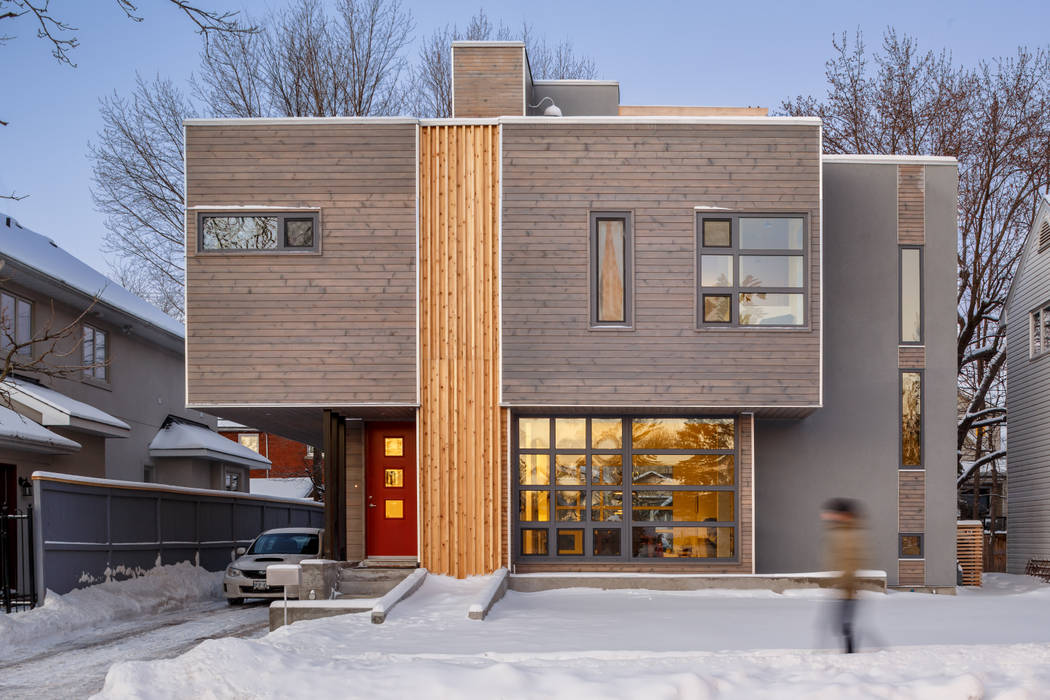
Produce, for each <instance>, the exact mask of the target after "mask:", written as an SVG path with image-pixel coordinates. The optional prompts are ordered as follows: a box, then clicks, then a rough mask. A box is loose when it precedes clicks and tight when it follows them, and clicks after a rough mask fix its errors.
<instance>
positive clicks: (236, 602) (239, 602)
mask: <svg viewBox="0 0 1050 700" xmlns="http://www.w3.org/2000/svg"><path fill="white" fill-rule="evenodd" d="M226 602H227V603H229V604H230V605H244V598H227V599H226Z"/></svg>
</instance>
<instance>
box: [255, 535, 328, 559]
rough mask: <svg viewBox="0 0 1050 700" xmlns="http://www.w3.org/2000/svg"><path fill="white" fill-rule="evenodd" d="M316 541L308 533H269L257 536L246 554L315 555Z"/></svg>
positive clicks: (315, 536) (315, 537)
mask: <svg viewBox="0 0 1050 700" xmlns="http://www.w3.org/2000/svg"><path fill="white" fill-rule="evenodd" d="M317 539H318V538H317V535H315V534H312V533H309V532H271V533H269V534H266V535H259V537H258V538H257V539H256V540H255V542H253V543H252V546H251V548H250V549H249V550H248V554H317V544H318V543H317Z"/></svg>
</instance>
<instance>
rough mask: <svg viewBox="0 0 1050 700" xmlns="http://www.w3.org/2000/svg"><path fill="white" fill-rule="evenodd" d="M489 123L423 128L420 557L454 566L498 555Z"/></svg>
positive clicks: (448, 570)
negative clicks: (421, 534) (421, 544)
mask: <svg viewBox="0 0 1050 700" xmlns="http://www.w3.org/2000/svg"><path fill="white" fill-rule="evenodd" d="M497 128H498V127H495V126H489V125H464V126H434V127H421V128H420V131H421V133H420V141H419V143H420V153H419V158H420V163H421V165H420V171H419V172H420V180H421V182H420V189H419V191H420V197H421V200H422V201H421V202H420V207H419V212H420V221H419V234H420V241H419V248H420V271H419V276H420V277H419V279H420V289H419V294H420V307H421V311H420V323H421V328H420V338H421V343H420V363H421V368H420V382H421V386H420V389H421V397H420V400H421V404H420V409H419V426H418V427H419V430H420V434H421V435H422V444H423V450H422V451H421V453H420V455H419V475H420V480H421V481H420V484H421V488H420V493H421V497H422V499H423V503H422V507H421V515H422V522H421V523H420V526H421V527H422V533H423V536H422V542H423V549H422V552H421V553H420V556H421V561H422V564H423V566H425V567H426V568H427V569H429V570H430V571H432V572H434V573H438V574H447V575H452V576H457V577H465V576H471V575H475V574H482V573H487V572H490V571H492V570H494V569H495V568H497V567H498V566H499V565H500V562H501V561H502V559H503V546H502V539H501V535H502V533H501V531H500V530H501V528H500V523H501V519H500V504H501V502H502V501H501V496H500V493H501V490H502V487H503V477H502V469H501V455H502V453H503V445H502V440H501V436H502V431H501V429H500V419H501V413H500V408H499V405H498V387H497V386H496V382H497V380H498V360H499V358H498V347H497V343H498V337H499V334H498V328H497V325H496V324H497V323H498V318H497V317H498V313H497V309H498V300H497V292H498V285H497V279H496V275H497V274H498V267H497V265H496V261H497V251H498V242H497V236H498V230H497V220H498V211H499V200H498V191H499V190H498V182H497V180H498V174H497V173H498V171H497V155H498V154H496V152H495V149H494V148H493V144H494V143H495V139H496V135H497V132H496V129H497Z"/></svg>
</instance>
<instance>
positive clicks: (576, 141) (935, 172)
mask: <svg viewBox="0 0 1050 700" xmlns="http://www.w3.org/2000/svg"><path fill="white" fill-rule="evenodd" d="M452 65H453V78H454V83H453V84H454V112H455V118H454V119H445V120H416V119H409V118H374V119H373V118H327V119H303V118H299V119H216V120H210V119H191V120H187V121H186V123H185V131H186V154H187V157H186V162H187V172H186V183H187V190H186V192H187V205H188V206H187V216H186V235H187V239H186V241H187V305H188V306H187V311H188V324H189V325H188V333H187V387H188V396H187V400H188V403H189V405H190V406H192V407H193V408H195V409H197V410H201V411H206V412H208V413H212V414H214V415H218V416H222V417H224V418H227V419H229V420H234V421H238V422H241V423H243V424H245V425H252V426H256V427H257V428H258V429H259V430H260V431H266V432H273V433H279V434H281V435H284V436H287V437H289V438H292V439H296V440H300V441H303V442H307V443H310V444H314V445H317V446H318V448H319V449H323V450H324V452H325V455H326V462H325V463H326V474H325V483H326V490H327V491H328V494H329V497H327V498H326V517H327V528H328V531H329V532H330V533H331V536H330V537H329V538H328V541H329V543H330V545H331V551H330V552H329V556H334V557H338V558H343V559H361V558H364V557H404V558H407V559H408V560H410V561H415V560H418V561H420V562H421V563H422V565H423V566H425V567H427V569H429V570H430V571H432V572H434V573H439V574H449V575H453V576H460V577H462V576H469V575H472V574H480V573H485V572H489V571H492V570H494V569H496V568H497V567H499V566H504V565H505V566H510V567H513V568H514V569H515V570H516V571H518V572H525V571H586V570H605V571H608V570H615V571H625V572H630V571H662V572H694V573H703V572H711V573H715V572H730V573H748V574H749V573H754V572H758V573H772V572H798V571H812V570H816V569H819V568H821V566H822V559H821V535H822V529H821V522H820V518H819V511H820V508H821V505H822V504H823V503H824V502H825V501H826V500H827V499H828V498H831V497H834V496H852V497H855V498H859V499H862V500H863V501H864V502H865V504H866V508H867V513H868V516H869V519H868V522H869V525H870V529H869V538H870V542H871V557H870V561H869V562H868V565H869V566H871V567H873V568H878V569H885V570H886V571H887V572H888V579H889V583H890V584H891V585H892V584H900V585H907V586H924V585H925V586H951V585H953V584H954V582H955V459H956V458H955V447H954V444H955V404H956V388H955V387H956V368H955V327H954V324H955V278H956V262H955V261H956V257H955V238H956V233H955V231H956V191H957V164H956V162H955V161H954V160H953V159H950V158H934V157H917V156H891V157H882V156H822V154H821V127H820V121H819V119H817V118H789V117H768V116H766V114H765V110H757V109H731V108H730V109H727V108H702V107H700V108H690V107H637V106H625V105H620V104H619V86H618V84H617V83H615V82H610V81H536V80H533V79H532V78H531V75H530V72H529V66H528V58H527V56H526V53H525V48H524V46H523V45H522V44H521V43H520V42H484V43H472V42H457V43H456V44H454V47H453V60H452ZM551 103H555V104H556V105H557V109H554V108H553V107H552V105H551ZM533 105H536V106H535V107H534V106H533ZM555 113H560V114H561V115H563V116H550V115H552V114H555ZM545 114H546V115H547V116H544V115H545Z"/></svg>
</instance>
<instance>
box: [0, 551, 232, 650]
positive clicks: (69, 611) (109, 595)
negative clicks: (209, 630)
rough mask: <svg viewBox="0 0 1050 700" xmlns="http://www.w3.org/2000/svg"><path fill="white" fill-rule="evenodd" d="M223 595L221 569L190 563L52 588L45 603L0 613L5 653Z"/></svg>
mask: <svg viewBox="0 0 1050 700" xmlns="http://www.w3.org/2000/svg"><path fill="white" fill-rule="evenodd" d="M221 597H222V572H221V571H220V572H212V571H205V570H204V569H201V568H199V567H196V566H194V565H192V564H190V563H188V562H182V563H180V564H173V565H169V566H158V567H155V568H153V569H150V570H149V571H146V572H144V573H143V574H142V575H141V576H138V577H137V578H131V579H127V580H123V581H111V582H109V583H100V584H98V585H95V586H88V587H86V588H79V589H77V590H74V591H70V592H69V593H66V594H64V595H58V594H56V593H53V592H51V591H48V592H47V594H46V596H45V597H44V604H43V605H41V606H39V607H37V608H33V609H32V610H27V611H25V612H20V613H15V614H12V615H0V649H4V655H5V656H7V655H13V654H14V653H15V652H17V651H19V650H25V649H26V648H32V647H38V646H40V645H42V644H53V643H54V642H55V641H56V639H61V638H63V637H67V636H69V635H70V634H71V633H74V632H78V631H81V630H84V629H86V628H92V627H100V626H104V625H108V624H110V623H112V622H113V621H115V620H120V619H123V618H130V617H134V616H139V615H144V614H147V613H155V612H161V611H165V610H172V609H176V608H179V607H182V606H185V605H187V604H190V603H196V602H199V601H202V600H214V599H218V598H221Z"/></svg>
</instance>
